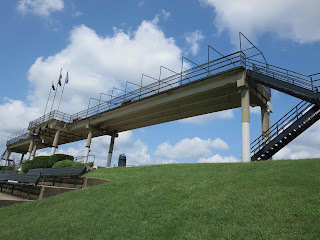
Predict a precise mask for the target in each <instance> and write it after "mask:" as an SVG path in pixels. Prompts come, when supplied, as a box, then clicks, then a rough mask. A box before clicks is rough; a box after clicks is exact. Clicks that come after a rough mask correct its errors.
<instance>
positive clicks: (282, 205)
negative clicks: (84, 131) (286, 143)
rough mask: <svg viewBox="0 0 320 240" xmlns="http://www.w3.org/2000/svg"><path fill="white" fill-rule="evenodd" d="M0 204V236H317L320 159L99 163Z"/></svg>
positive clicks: (35, 237) (171, 237) (223, 237)
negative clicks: (81, 185)
mask: <svg viewBox="0 0 320 240" xmlns="http://www.w3.org/2000/svg"><path fill="white" fill-rule="evenodd" d="M87 176H90V177H97V178H104V179H110V180H112V182H110V183H107V184H105V185H100V186H96V187H92V188H89V189H81V190H79V191H75V192H70V193H66V194H63V195H59V196H56V197H52V198H49V199H43V200H40V201H35V202H31V203H24V204H20V205H14V206H10V207H7V208H3V209H0V239H2V240H4V239H320V160H318V159H313V160H300V161H269V162H256V163H247V164H242V163H232V164H181V165H162V166H147V167H135V168H111V169H99V170H96V171H94V172H92V173H90V174H87Z"/></svg>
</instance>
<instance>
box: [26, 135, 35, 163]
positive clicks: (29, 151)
mask: <svg viewBox="0 0 320 240" xmlns="http://www.w3.org/2000/svg"><path fill="white" fill-rule="evenodd" d="M33 145H34V139H31V141H30V144H29V148H28V152H27V157H26V160H30V158H31V153H32V150H33Z"/></svg>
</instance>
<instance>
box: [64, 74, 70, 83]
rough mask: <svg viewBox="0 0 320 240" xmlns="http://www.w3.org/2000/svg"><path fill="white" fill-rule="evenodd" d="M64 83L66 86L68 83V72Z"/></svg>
mask: <svg viewBox="0 0 320 240" xmlns="http://www.w3.org/2000/svg"><path fill="white" fill-rule="evenodd" d="M64 82H65V83H66V84H68V82H69V76H68V72H67V76H66V80H65V81H64Z"/></svg>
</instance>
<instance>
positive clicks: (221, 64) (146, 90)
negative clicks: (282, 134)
mask: <svg viewBox="0 0 320 240" xmlns="http://www.w3.org/2000/svg"><path fill="white" fill-rule="evenodd" d="M245 60H246V57H245V55H244V53H242V52H236V53H233V54H230V55H227V56H224V57H221V58H218V59H215V60H213V61H211V62H209V63H204V64H202V65H197V66H196V67H193V68H190V69H188V70H185V71H182V72H180V73H176V74H174V75H171V76H169V77H167V78H165V79H161V80H158V81H156V82H154V83H151V84H149V85H146V86H143V87H141V88H139V89H136V90H134V91H130V92H125V93H124V94H123V95H120V96H117V97H113V98H111V99H110V100H108V101H104V102H102V101H101V102H99V104H98V105H95V106H93V107H90V108H88V109H86V110H83V111H81V112H78V113H75V114H73V115H71V118H70V122H76V121H79V120H83V119H86V118H89V117H92V116H94V115H97V114H99V113H102V112H106V111H109V110H112V109H114V108H117V107H121V106H125V105H128V104H130V103H132V102H135V101H138V100H141V99H144V98H148V97H151V96H153V95H156V94H159V93H161V92H163V91H167V90H169V89H173V88H176V87H180V86H182V85H185V84H189V83H190V82H193V81H196V80H199V79H201V78H204V77H208V76H211V75H214V74H218V73H221V72H223V71H226V70H230V69H233V68H236V67H240V66H242V67H244V68H245V66H246V62H245Z"/></svg>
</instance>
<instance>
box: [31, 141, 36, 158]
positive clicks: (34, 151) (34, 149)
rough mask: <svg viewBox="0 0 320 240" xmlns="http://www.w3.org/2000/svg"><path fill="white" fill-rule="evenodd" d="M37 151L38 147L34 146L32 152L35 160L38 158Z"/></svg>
mask: <svg viewBox="0 0 320 240" xmlns="http://www.w3.org/2000/svg"><path fill="white" fill-rule="evenodd" d="M36 151H37V145H36V144H34V146H33V150H32V158H34V157H35V156H36Z"/></svg>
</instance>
